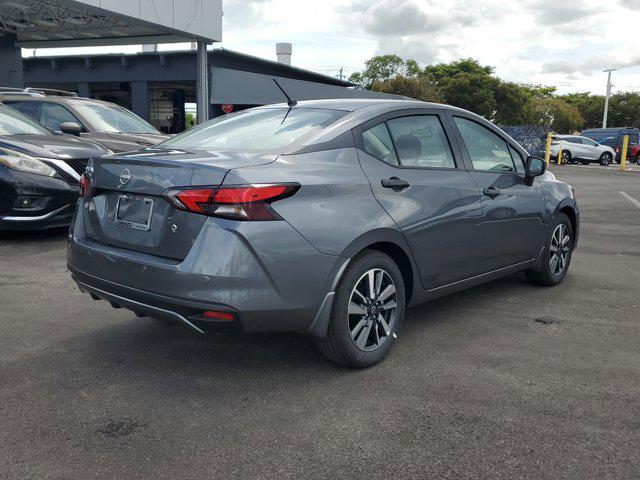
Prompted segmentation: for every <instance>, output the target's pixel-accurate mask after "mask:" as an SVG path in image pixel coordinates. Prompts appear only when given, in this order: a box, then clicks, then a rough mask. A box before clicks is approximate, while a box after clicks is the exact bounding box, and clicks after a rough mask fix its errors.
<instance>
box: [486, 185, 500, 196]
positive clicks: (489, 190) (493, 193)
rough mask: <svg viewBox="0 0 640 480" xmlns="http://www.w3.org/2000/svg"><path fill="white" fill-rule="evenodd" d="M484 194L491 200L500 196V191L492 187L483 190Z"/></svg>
mask: <svg viewBox="0 0 640 480" xmlns="http://www.w3.org/2000/svg"><path fill="white" fill-rule="evenodd" d="M482 193H484V194H485V195H486V196H487V197H489V198H496V197H497V196H499V195H500V190H498V189H497V188H496V187H494V186H493V185H491V186H490V187H487V188H485V189H483V190H482Z"/></svg>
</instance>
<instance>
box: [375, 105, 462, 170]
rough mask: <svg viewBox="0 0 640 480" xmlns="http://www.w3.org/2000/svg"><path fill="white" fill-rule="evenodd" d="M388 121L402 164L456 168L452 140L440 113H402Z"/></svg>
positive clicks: (420, 166) (419, 166)
mask: <svg viewBox="0 0 640 480" xmlns="http://www.w3.org/2000/svg"><path fill="white" fill-rule="evenodd" d="M387 124H388V125H389V131H390V132H391V136H392V138H393V143H394V144H395V146H396V151H397V152H398V158H399V160H400V164H401V165H404V166H406V167H418V168H424V167H431V168H456V164H455V162H454V160H453V154H452V153H451V147H450V146H449V141H448V140H447V136H446V134H445V133H444V129H443V128H442V124H441V123H440V120H439V119H438V117H437V116H435V115H416V116H413V117H399V118H394V119H392V120H389V121H388V122H387Z"/></svg>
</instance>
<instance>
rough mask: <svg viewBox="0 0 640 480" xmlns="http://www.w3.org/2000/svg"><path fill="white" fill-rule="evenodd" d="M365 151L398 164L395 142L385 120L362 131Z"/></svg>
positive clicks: (387, 161) (384, 160) (385, 160)
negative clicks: (394, 147)
mask: <svg viewBox="0 0 640 480" xmlns="http://www.w3.org/2000/svg"><path fill="white" fill-rule="evenodd" d="M362 144H363V147H364V151H365V152H367V153H368V154H369V155H371V156H372V157H375V158H377V159H378V160H382V161H383V162H386V163H390V164H392V165H398V159H397V157H396V152H395V150H394V149H393V142H392V141H391V136H390V135H389V130H388V129H387V125H386V124H385V123H384V122H383V123H380V124H378V125H376V126H375V127H372V128H370V129H369V130H366V131H364V132H363V133H362Z"/></svg>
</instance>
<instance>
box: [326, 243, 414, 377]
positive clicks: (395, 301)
mask: <svg viewBox="0 0 640 480" xmlns="http://www.w3.org/2000/svg"><path fill="white" fill-rule="evenodd" d="M372 275H373V276H372ZM372 281H373V283H371V282H372ZM370 285H373V297H374V299H373V300H372V299H371V298H370V297H371V296H372V294H371V292H369V286H370ZM394 305H395V307H394ZM404 313H405V289H404V281H403V278H402V273H401V272H400V269H399V268H398V265H397V264H396V263H395V262H394V261H393V260H392V259H391V257H389V256H388V255H386V254H384V253H382V252H379V251H377V250H364V251H363V252H361V253H360V254H358V255H357V256H356V257H354V258H353V259H352V260H351V263H350V265H349V266H348V267H347V270H346V271H345V272H344V274H343V275H342V278H341V279H340V282H339V283H338V286H337V287H336V293H335V296H334V299H333V307H332V309H331V318H330V320H329V326H328V330H327V335H326V337H325V338H323V339H320V340H317V341H316V343H317V345H318V347H319V349H320V351H321V352H322V353H323V354H324V355H325V356H326V357H327V358H329V359H330V360H331V361H333V362H336V363H338V364H340V365H344V366H348V367H352V368H364V367H370V366H372V365H375V364H376V363H378V362H379V361H380V360H382V359H383V358H384V357H385V356H386V355H387V354H388V353H389V350H390V349H391V347H392V346H393V344H394V343H395V340H396V333H397V332H398V331H399V330H400V327H401V326H402V321H403V319H404ZM381 317H382V318H381Z"/></svg>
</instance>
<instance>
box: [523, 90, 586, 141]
mask: <svg viewBox="0 0 640 480" xmlns="http://www.w3.org/2000/svg"><path fill="white" fill-rule="evenodd" d="M525 120H526V121H525V122H524V123H526V124H528V125H537V126H541V127H548V128H551V130H553V131H554V132H558V133H571V132H574V131H576V130H579V129H580V128H581V127H582V124H583V122H584V120H583V119H582V116H581V115H580V111H579V110H578V107H576V106H575V105H571V104H569V103H567V102H565V101H564V100H562V99H560V98H558V97H546V98H536V97H534V98H532V99H531V102H529V104H528V105H527V107H526V113H525Z"/></svg>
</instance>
